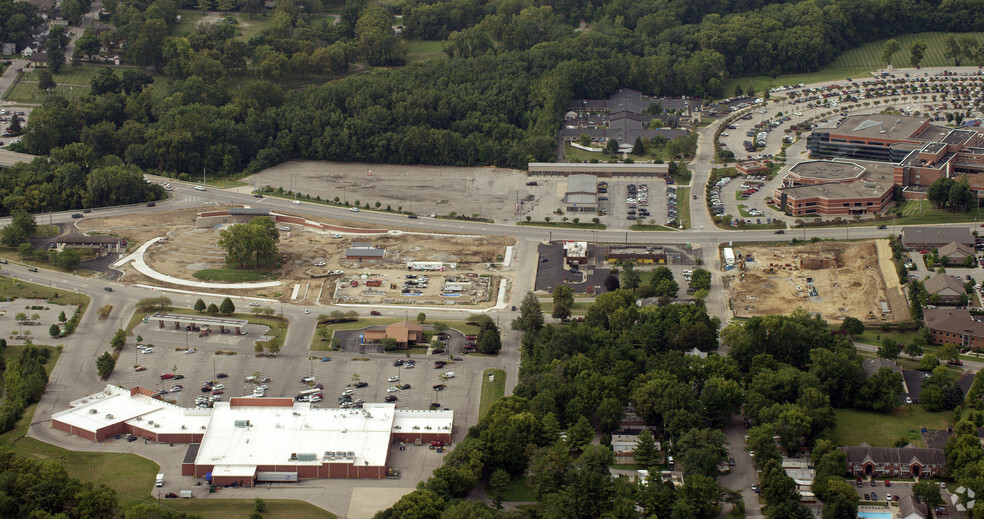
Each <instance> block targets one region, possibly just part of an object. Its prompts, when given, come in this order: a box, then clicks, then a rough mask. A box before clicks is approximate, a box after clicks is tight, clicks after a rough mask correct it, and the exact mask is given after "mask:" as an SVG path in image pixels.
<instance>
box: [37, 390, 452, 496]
mask: <svg viewBox="0 0 984 519" xmlns="http://www.w3.org/2000/svg"><path fill="white" fill-rule="evenodd" d="M71 406H72V407H71V408H70V409H66V410H64V411H61V412H59V413H56V414H55V415H54V416H52V426H53V427H54V428H55V429H58V430H60V431H64V432H67V433H70V434H74V435H76V436H80V437H82V438H87V439H89V440H92V441H101V440H104V439H107V438H112V437H115V436H118V435H121V434H125V433H130V434H133V435H136V436H138V437H141V438H145V439H148V440H150V441H155V442H170V443H189V444H191V445H189V446H188V451H187V453H186V455H185V458H184V461H183V463H182V474H183V475H185V476H196V477H203V478H206V479H210V480H211V482H212V483H214V484H218V485H228V484H236V485H243V486H252V485H253V484H254V483H256V482H262V481H297V480H298V479H324V478H351V479H367V478H368V479H381V478H384V477H386V475H387V467H386V464H387V457H388V454H389V448H390V446H391V445H392V444H394V443H399V442H407V443H417V442H420V443H429V442H432V441H439V442H445V443H449V442H450V441H451V435H452V434H451V433H452V428H453V425H452V423H453V417H454V412H453V411H450V410H446V411H445V410H434V411H429V410H407V409H396V406H395V405H394V404H382V403H376V404H369V403H367V404H365V405H364V406H363V408H362V409H324V408H316V407H312V406H311V404H309V403H302V402H294V400H293V399H291V398H232V399H231V400H230V401H229V402H216V403H215V404H214V407H213V408H212V409H188V408H183V407H180V406H177V405H174V404H170V403H167V402H164V401H163V400H160V399H159V398H157V397H156V395H155V394H154V393H153V392H152V391H150V390H147V389H143V388H139V387H138V388H133V389H129V390H128V389H123V388H120V387H116V386H112V385H110V386H107V387H106V389H105V390H104V391H102V392H100V393H96V394H94V395H90V396H88V397H85V398H82V399H79V400H76V401H74V402H72V403H71Z"/></svg>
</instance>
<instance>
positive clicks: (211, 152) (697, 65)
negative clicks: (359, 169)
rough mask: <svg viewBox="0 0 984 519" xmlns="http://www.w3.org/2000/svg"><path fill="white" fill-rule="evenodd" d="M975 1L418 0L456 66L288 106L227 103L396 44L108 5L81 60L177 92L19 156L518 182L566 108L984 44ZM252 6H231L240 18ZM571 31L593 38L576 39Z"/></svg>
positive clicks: (147, 91) (261, 98)
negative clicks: (914, 38)
mask: <svg viewBox="0 0 984 519" xmlns="http://www.w3.org/2000/svg"><path fill="white" fill-rule="evenodd" d="M227 3H228V2H227ZM982 3H984V2H981V0H970V1H961V2H956V1H944V2H942V3H940V4H939V5H938V6H937V5H936V4H935V3H931V2H928V1H922V0H899V1H898V2H894V3H884V2H875V1H874V0H801V1H798V2H777V3H771V2H762V1H741V2H737V1H736V2H724V1H717V2H714V1H710V0H708V1H701V2H686V1H683V0H674V1H670V2H666V1H663V0H660V1H656V0H644V1H640V2H625V1H621V0H612V1H610V2H601V1H597V0H596V1H592V2H582V3H577V2H553V1H551V2H549V3H548V2H543V3H525V4H523V3H519V4H517V3H515V2H506V1H504V0H502V1H495V2H491V1H490V2H482V1H479V0H436V1H429V0H419V1H412V2H408V3H406V4H399V5H397V6H395V7H394V10H395V11H402V13H403V14H404V16H405V20H404V23H405V24H406V28H405V30H406V34H407V35H409V36H410V37H426V38H439V37H443V36H444V35H447V40H446V41H445V45H444V48H445V51H446V52H447V54H448V55H449V56H450V59H447V60H431V61H428V62H425V63H417V64H411V65H408V66H405V67H402V68H399V69H377V70H376V71H374V72H372V73H370V74H363V75H358V76H353V77H348V78H345V79H342V80H338V81H333V82H329V83H325V84H322V85H319V86H313V87H310V88H308V89H306V90H303V91H300V92H295V93H292V95H289V96H288V95H285V93H284V92H283V91H282V90H281V89H280V88H279V87H277V86H275V85H274V84H271V83H268V82H266V81H263V80H260V81H249V80H246V81H237V84H241V87H240V88H237V89H233V88H231V85H232V84H233V83H232V80H233V77H232V76H241V75H244V74H247V75H249V76H250V77H260V78H263V79H265V80H270V81H274V82H279V81H281V80H284V79H287V78H298V79H303V78H305V77H307V76H308V75H309V74H330V73H340V72H344V71H346V70H347V69H348V67H349V64H350V63H352V62H353V61H355V60H357V59H360V57H361V59H363V60H365V61H366V62H368V63H369V64H370V65H377V66H389V65H398V64H401V63H403V62H404V60H405V54H406V49H405V46H404V42H403V41H402V40H401V39H400V38H398V37H396V35H395V34H394V33H393V31H392V30H391V29H390V26H391V25H392V24H393V23H395V22H394V20H393V18H392V14H391V12H389V11H386V10H383V9H381V8H379V7H369V6H367V5H366V4H365V3H364V2H359V1H356V0H352V1H349V2H347V3H346V4H345V5H344V6H343V8H342V11H341V13H342V14H341V21H340V23H338V24H337V25H335V24H333V23H322V24H312V23H311V14H312V13H314V12H316V11H317V10H318V9H320V8H321V5H320V3H319V2H316V1H314V2H312V1H308V2H302V1H298V0H285V1H281V2H277V7H276V9H275V10H274V11H273V13H272V14H271V15H270V16H271V23H270V24H269V27H268V28H266V29H265V30H264V31H262V32H261V33H260V34H259V35H258V36H255V37H253V38H251V39H250V40H249V41H245V42H244V41H241V40H237V39H236V38H235V37H234V36H235V29H234V27H233V26H231V25H229V24H215V25H208V24H206V25H204V26H201V27H199V28H198V29H197V30H196V31H194V32H193V33H190V34H175V33H174V32H173V27H174V25H175V23H176V17H177V13H178V11H177V9H178V7H198V6H197V5H194V6H193V5H190V2H185V3H183V4H179V3H177V2H174V1H172V0H154V1H153V2H148V1H147V0H124V1H111V2H107V4H106V8H107V9H108V10H110V12H111V13H112V14H111V17H110V19H111V21H112V23H113V25H114V26H115V30H114V31H107V32H104V33H102V34H101V35H99V36H96V35H95V34H91V33H90V34H89V35H88V36H84V37H83V38H82V39H80V45H79V48H80V49H85V50H80V51H79V53H78V54H79V56H78V57H79V58H80V59H81V58H83V57H85V56H87V55H89V54H90V53H91V52H94V50H97V47H98V45H100V44H102V45H106V46H113V45H114V44H115V43H117V42H120V41H124V40H125V41H126V42H127V45H126V48H125V50H124V55H125V56H126V57H127V59H128V60H129V61H130V62H132V63H134V64H138V65H147V66H154V67H156V69H157V70H158V71H159V72H163V73H165V74H168V75H171V76H173V77H175V78H177V80H176V81H172V82H170V85H169V86H168V87H167V88H159V89H158V88H157V87H155V86H151V87H149V88H145V87H144V83H146V81H147V79H146V77H141V74H140V73H137V72H132V71H131V72H128V73H127V74H129V75H130V77H129V78H127V77H123V78H113V77H110V76H111V74H109V73H107V74H106V75H101V76H100V77H99V78H98V81H94V83H93V87H94V88H93V90H92V94H93V95H92V96H89V97H86V98H84V99H81V100H79V101H73V102H71V103H69V102H66V101H62V100H51V101H49V102H48V103H47V104H46V105H45V106H44V107H42V108H41V109H39V110H37V113H38V115H39V116H40V117H39V118H38V119H37V124H36V123H35V121H34V116H33V115H32V124H31V125H30V128H29V130H28V134H27V137H26V138H25V140H24V143H22V144H23V149H25V150H27V151H29V152H32V153H40V154H47V153H49V152H51V151H52V150H54V149H57V148H60V147H64V146H66V145H69V144H72V143H78V142H82V143H85V144H88V145H89V146H90V147H91V148H92V149H93V150H94V152H95V154H96V156H97V157H100V158H102V157H104V156H107V155H109V156H112V157H113V158H114V159H119V161H122V162H123V163H124V164H128V165H134V166H137V167H139V168H143V169H145V170H154V171H157V172H161V173H164V174H168V175H174V176H180V175H191V174H194V173H195V172H198V171H201V170H202V169H203V168H204V169H206V170H208V171H210V172H213V173H215V174H219V175H228V174H233V173H237V172H241V171H244V170H246V171H256V170H258V169H261V168H264V167H268V166H271V165H274V164H277V163H280V162H283V161H285V160H288V159H293V158H303V159H328V160H341V161H372V162H390V163H400V164H412V163H432V164H448V165H487V164H494V165H498V166H507V167H518V168H522V167H524V166H525V164H526V163H527V162H528V161H530V160H551V159H552V158H553V156H554V153H555V147H556V141H555V135H556V131H557V128H559V126H560V123H561V120H562V115H563V113H564V111H565V110H566V109H567V107H568V106H569V104H570V102H571V100H572V99H576V98H600V97H604V96H607V95H608V94H610V93H611V92H612V91H613V90H614V89H615V88H618V87H632V88H636V89H639V90H642V91H644V92H647V93H650V94H655V95H698V96H705V97H707V96H710V97H713V96H717V95H721V94H722V91H721V88H722V86H723V84H724V81H725V80H726V79H727V77H729V76H731V75H748V74H767V75H776V74H781V73H787V72H804V71H811V70H816V69H817V68H819V67H821V66H823V65H825V64H827V63H829V62H830V61H831V60H832V59H834V58H835V57H836V56H837V55H838V54H839V53H840V52H842V51H843V50H846V49H849V48H852V47H855V46H857V45H859V44H860V43H863V42H866V41H870V40H873V39H877V38H885V37H890V36H893V35H895V34H902V33H906V32H912V31H915V30H921V28H923V27H927V26H934V27H941V28H946V29H952V30H956V29H959V30H966V31H969V30H981V29H982V28H984V16H980V15H979V14H977V13H978V12H980V11H984V9H979V8H980V7H982V5H979V4H982ZM209 5H211V4H209ZM250 5H251V4H250V3H249V2H246V3H244V4H243V5H242V6H240V7H241V8H242V9H244V10H247V12H252V11H250V9H253V7H250ZM254 7H255V6H254ZM231 8H233V9H235V8H236V4H235V3H232V6H231ZM582 20H584V21H585V22H586V23H589V24H590V26H591V30H590V31H577V30H575V27H576V26H577V24H579V23H580V22H581V21H582ZM97 40H98V42H97ZM128 79H129V81H128ZM135 82H136V83H135ZM127 85H130V86H129V87H128V86H127ZM948 195H949V193H948ZM7 207H12V206H10V205H8V206H7Z"/></svg>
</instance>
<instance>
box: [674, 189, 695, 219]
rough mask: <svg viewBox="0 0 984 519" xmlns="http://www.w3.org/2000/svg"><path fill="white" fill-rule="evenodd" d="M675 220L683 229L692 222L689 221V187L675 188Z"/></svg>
mask: <svg viewBox="0 0 984 519" xmlns="http://www.w3.org/2000/svg"><path fill="white" fill-rule="evenodd" d="M677 221H678V222H680V223H681V224H682V225H683V227H684V229H686V228H689V227H690V225H691V224H692V223H693V222H691V221H690V188H689V187H680V188H677Z"/></svg>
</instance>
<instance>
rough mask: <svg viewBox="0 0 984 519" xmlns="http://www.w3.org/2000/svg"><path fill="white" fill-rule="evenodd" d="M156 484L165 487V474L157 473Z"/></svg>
mask: <svg viewBox="0 0 984 519" xmlns="http://www.w3.org/2000/svg"><path fill="white" fill-rule="evenodd" d="M154 485H155V486H158V487H163V486H164V474H163V473H162V474H158V475H157V481H156V482H155V484H154Z"/></svg>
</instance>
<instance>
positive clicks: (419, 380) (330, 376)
mask: <svg viewBox="0 0 984 519" xmlns="http://www.w3.org/2000/svg"><path fill="white" fill-rule="evenodd" d="M246 330H247V335H244V336H239V337H236V336H234V335H232V334H228V335H220V334H212V336H210V337H208V338H207V339H200V338H199V337H198V333H197V332H188V331H185V330H183V329H182V330H180V331H179V330H174V329H173V327H165V328H163V329H158V328H157V324H156V323H155V322H151V323H143V324H140V325H138V326H137V327H135V328H134V330H133V334H134V335H133V336H134V337H135V336H137V335H142V336H143V339H144V343H145V344H153V345H154V346H153V347H154V351H153V353H149V354H143V353H139V352H138V351H137V349H136V348H135V346H134V341H133V338H132V337H131V338H130V340H129V341H128V342H127V346H126V347H125V348H124V349H123V351H122V353H121V354H120V359H119V361H118V362H117V366H116V370H115V371H114V372H113V375H112V376H111V377H110V380H109V382H110V383H112V384H117V385H120V386H123V387H133V386H138V385H139V386H142V387H146V388H149V389H154V390H158V391H159V390H161V389H167V390H169V392H168V393H167V394H164V395H162V396H163V398H164V399H165V400H170V401H174V402H175V403H176V404H178V405H181V406H184V407H193V406H194V405H195V399H196V398H197V397H199V396H201V395H204V394H208V393H203V392H202V391H201V386H202V384H204V383H206V382H208V381H214V382H215V383H217V384H222V387H218V386H215V388H214V390H213V391H211V392H210V393H211V394H213V395H214V394H216V393H217V392H218V391H221V392H222V393H220V394H219V395H218V396H219V398H220V399H223V400H228V398H230V397H234V396H244V395H245V396H251V395H252V394H253V390H254V388H256V387H257V386H258V385H260V384H261V381H259V380H258V381H256V382H249V383H247V382H246V379H247V377H250V376H258V377H259V378H260V379H262V378H265V377H269V378H270V380H269V382H266V383H265V384H266V385H267V386H268V388H267V390H266V392H265V396H266V397H292V398H293V397H295V396H297V395H298V394H299V392H300V391H302V390H305V389H311V388H312V386H313V385H314V384H322V385H323V386H324V388H323V391H322V395H323V400H322V401H321V402H320V403H318V404H315V405H320V406H322V407H337V406H338V405H339V403H338V401H337V399H338V398H339V397H340V396H342V392H343V391H345V390H346V389H352V398H353V400H355V399H363V400H365V401H366V402H383V401H384V400H385V398H386V397H387V396H395V397H396V401H395V403H396V405H397V406H398V407H402V408H408V409H427V408H428V407H429V406H430V404H431V403H437V404H440V405H441V407H447V408H449V409H452V410H454V411H455V419H454V421H455V426H456V431H455V436H454V438H455V439H456V440H460V439H461V438H463V437H464V435H465V434H466V433H467V426H468V425H473V424H474V423H475V422H474V420H475V419H476V414H477V412H478V398H479V395H480V394H481V380H480V379H481V373H482V370H483V369H484V368H485V366H484V365H483V364H482V362H481V359H483V358H484V357H468V356H464V357H461V359H462V360H460V361H455V362H448V364H447V365H446V366H445V367H443V368H441V369H435V368H434V361H435V360H443V361H445V362H447V361H448V355H447V354H442V355H413V356H412V357H409V358H413V359H414V360H415V361H416V366H415V367H413V368H407V367H406V366H405V365H403V366H394V365H393V363H394V361H396V360H403V361H404V362H405V361H406V359H407V358H408V356H407V355H406V354H405V353H399V352H397V353H391V354H390V353H369V352H367V353H366V354H361V353H359V352H358V351H354V352H328V353H326V354H318V355H315V356H311V357H309V356H308V354H307V353H306V352H305V353H303V354H302V355H298V354H292V353H290V352H289V351H287V352H281V353H280V354H279V355H278V356H276V357H261V356H257V355H256V354H255V353H254V351H253V344H254V342H255V341H257V340H260V339H261V334H262V333H265V332H266V331H267V327H266V326H262V325H253V324H250V325H247V327H246ZM449 333H454V334H456V337H457V338H458V339H459V340H460V341H462V343H463V341H464V337H463V336H462V335H461V334H460V333H458V332H449ZM186 341H187V344H188V346H189V347H192V348H195V350H196V351H195V352H194V353H185V352H184V350H183V348H185V343H186ZM177 348H181V349H180V350H179V349H177ZM220 350H221V351H224V352H229V351H235V352H237V353H236V354H235V355H227V354H216V351H220ZM459 350H460V348H456V349H454V350H453V353H454V354H455V355H456V356H457V355H458V352H459ZM323 359H327V360H323ZM135 363H136V364H139V365H140V366H143V367H146V368H147V369H146V370H144V371H135V370H134V368H133V365H134V364H135ZM447 372H453V373H454V377H451V378H447V379H444V377H442V375H443V374H445V373H447ZM165 373H167V374H172V375H180V376H181V377H182V378H180V379H167V380H162V379H161V375H163V374H165ZM223 375H224V376H223ZM394 376H395V377H398V378H399V381H398V382H399V384H397V381H394V382H390V381H389V378H390V377H394ZM306 377H312V378H313V379H314V382H312V383H301V382H300V380H301V379H303V378H306ZM357 382H365V383H367V384H368V385H367V386H366V387H363V388H354V387H352V388H349V387H346V386H347V385H349V384H352V385H354V384H355V383H357ZM404 384H409V385H410V389H406V390H403V389H401V390H399V391H394V392H387V388H389V387H391V386H396V385H400V386H402V385H404ZM437 384H443V385H444V386H445V387H444V389H443V390H441V391H436V390H435V389H434V386H435V385H437ZM175 385H181V386H183V388H182V389H181V390H180V391H178V392H170V390H171V389H172V388H173V387H174V386H175Z"/></svg>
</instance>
